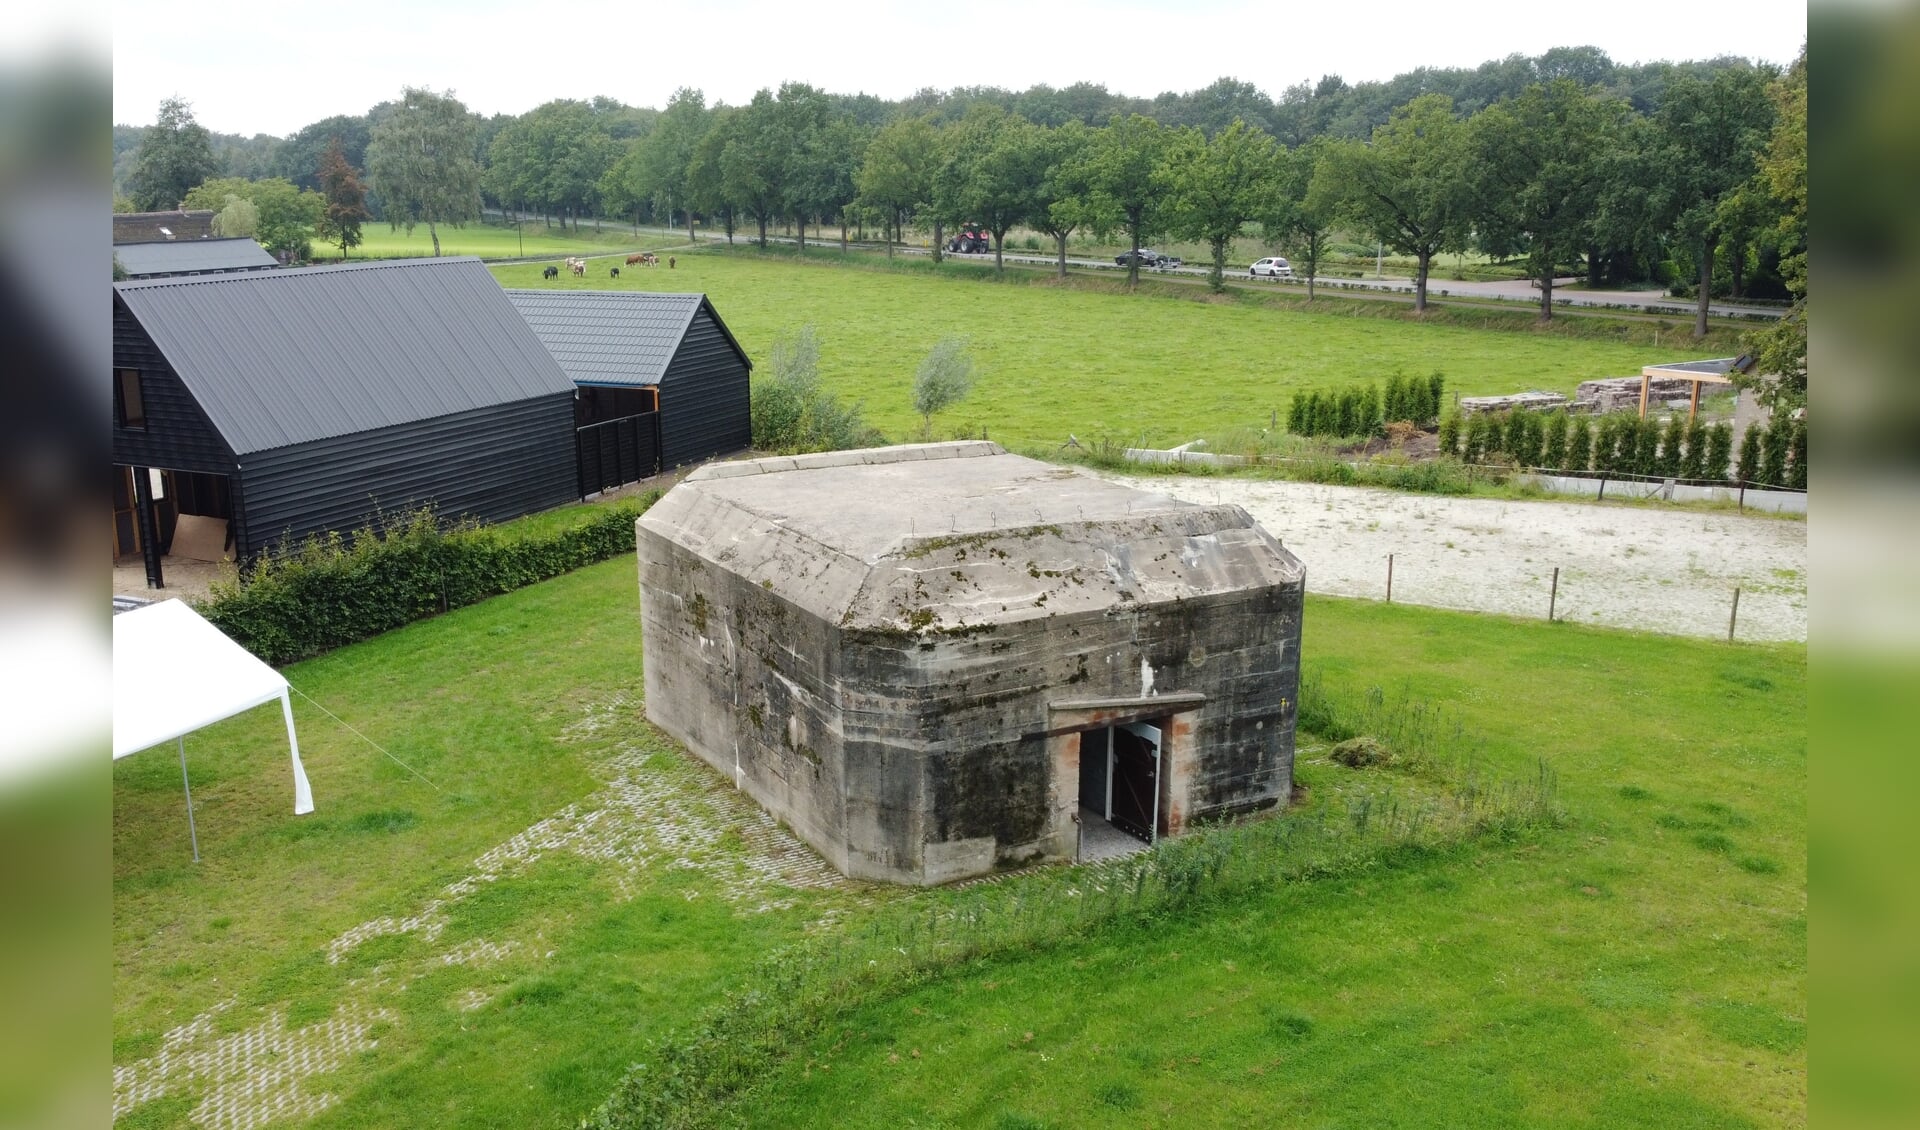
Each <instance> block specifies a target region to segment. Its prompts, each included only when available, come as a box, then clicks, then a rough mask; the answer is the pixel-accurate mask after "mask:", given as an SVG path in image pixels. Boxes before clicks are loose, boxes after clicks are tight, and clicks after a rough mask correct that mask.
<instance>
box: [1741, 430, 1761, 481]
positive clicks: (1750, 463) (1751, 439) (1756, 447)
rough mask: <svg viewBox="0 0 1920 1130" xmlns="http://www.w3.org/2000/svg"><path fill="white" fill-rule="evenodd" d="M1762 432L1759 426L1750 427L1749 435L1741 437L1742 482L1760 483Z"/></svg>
mask: <svg viewBox="0 0 1920 1130" xmlns="http://www.w3.org/2000/svg"><path fill="white" fill-rule="evenodd" d="M1761 435H1762V430H1761V428H1760V427H1759V426H1758V425H1749V426H1748V427H1747V434H1746V435H1744V436H1742V437H1740V481H1741V482H1746V483H1758V482H1760V481H1761V479H1760V442H1761Z"/></svg>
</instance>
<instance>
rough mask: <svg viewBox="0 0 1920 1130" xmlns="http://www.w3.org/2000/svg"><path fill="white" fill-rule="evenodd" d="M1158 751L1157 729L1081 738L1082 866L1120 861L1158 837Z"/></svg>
mask: <svg viewBox="0 0 1920 1130" xmlns="http://www.w3.org/2000/svg"><path fill="white" fill-rule="evenodd" d="M1155 721H1156V722H1158V721H1160V720H1159V719H1156V720H1155ZM1161 748H1162V742H1161V727H1160V726H1159V725H1155V724H1151V723H1146V722H1129V723H1126V724H1125V725H1120V726H1108V727H1103V728H1101V729H1097V730H1087V731H1084V732H1082V733H1081V735H1080V851H1079V856H1080V858H1081V859H1082V860H1092V859H1103V858H1108V857H1110V856H1114V855H1125V854H1128V853H1130V852H1132V851H1137V850H1138V849H1139V846H1140V845H1141V844H1143V843H1145V844H1150V843H1152V842H1153V841H1154V840H1155V839H1157V838H1158V837H1159V834H1160V829H1161V825H1162V820H1161V815H1162V814H1161V805H1160V776H1161V774H1160V751H1161Z"/></svg>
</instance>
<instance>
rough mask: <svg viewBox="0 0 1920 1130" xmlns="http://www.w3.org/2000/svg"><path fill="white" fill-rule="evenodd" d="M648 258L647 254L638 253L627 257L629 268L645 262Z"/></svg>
mask: <svg viewBox="0 0 1920 1130" xmlns="http://www.w3.org/2000/svg"><path fill="white" fill-rule="evenodd" d="M646 258H647V255H646V252H644V251H636V252H634V253H633V254H632V255H629V256H627V266H629V267H631V266H634V265H635V264H638V263H641V262H644V261H645V260H646Z"/></svg>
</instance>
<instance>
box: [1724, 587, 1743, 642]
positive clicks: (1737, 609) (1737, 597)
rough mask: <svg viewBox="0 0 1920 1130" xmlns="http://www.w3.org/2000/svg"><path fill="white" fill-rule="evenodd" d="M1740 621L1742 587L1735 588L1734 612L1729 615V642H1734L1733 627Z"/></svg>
mask: <svg viewBox="0 0 1920 1130" xmlns="http://www.w3.org/2000/svg"><path fill="white" fill-rule="evenodd" d="M1739 619H1740V586H1739V585H1735V586H1733V611H1731V612H1729V613H1727V642H1728V643H1732V642H1733V625H1734V623H1735V622H1736V621H1738V620H1739Z"/></svg>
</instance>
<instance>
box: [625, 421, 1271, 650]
mask: <svg viewBox="0 0 1920 1130" xmlns="http://www.w3.org/2000/svg"><path fill="white" fill-rule="evenodd" d="M640 525H641V528H642V530H643V531H646V532H648V533H651V534H654V535H657V536H659V537H663V538H665V539H667V540H669V541H671V542H674V543H676V544H678V545H680V546H682V547H684V548H685V549H687V550H689V551H691V552H693V553H695V554H697V555H698V556H700V557H702V558H705V559H706V560H708V561H710V562H712V563H714V564H716V565H718V566H720V567H722V568H724V569H726V570H728V571H729V572H732V573H735V574H737V575H739V576H741V577H743V578H745V579H746V580H748V581H750V582H752V583H755V584H758V585H760V586H761V587H763V588H766V589H768V590H770V591H772V592H774V593H776V594H778V595H780V596H781V597H783V598H785V599H787V600H788V601H791V602H792V603H794V604H796V605H798V606H800V607H801V608H804V609H807V610H808V611H810V612H813V613H814V614H816V615H819V616H821V617H823V618H826V619H828V620H829V621H831V622H833V623H836V624H839V625H841V626H843V627H855V628H882V629H905V630H957V629H967V628H979V627H982V626H985V625H992V624H1000V623H1010V622H1014V621H1019V620H1029V619H1038V618H1045V617H1048V616H1057V615H1062V614H1071V613H1078V612H1093V611H1099V610H1109V609H1114V608H1116V607H1118V606H1126V605H1137V604H1150V603H1157V602H1162V601H1173V600H1184V599H1191V598H1196V597H1203V596H1213V595H1221V594H1229V593H1233V592H1236V591H1245V590H1253V589H1265V588H1270V587H1273V586H1277V585H1289V584H1297V583H1298V582H1299V581H1300V580H1301V579H1302V578H1303V576H1304V567H1303V566H1302V565H1301V563H1300V561H1299V560H1298V559H1297V558H1295V557H1294V556H1293V555H1292V554H1290V553H1288V552H1287V551H1286V550H1285V549H1283V548H1282V547H1281V546H1280V543H1279V542H1278V541H1276V540H1274V538H1272V537H1271V536H1270V535H1268V534H1267V533H1266V531H1264V530H1262V529H1261V528H1260V527H1259V526H1258V525H1257V524H1256V523H1255V522H1254V521H1253V519H1252V518H1251V517H1249V516H1248V514H1247V512H1246V511H1245V510H1243V509H1241V508H1240V507H1238V506H1233V505H1220V506H1201V505H1196V504H1194V503H1188V502H1180V501H1177V500H1175V499H1172V498H1169V497H1167V496H1165V495H1160V494H1153V493H1150V492H1147V491H1140V490H1134V489H1132V488H1130V487H1126V486H1122V485H1120V484H1118V483H1113V482H1109V481H1107V480H1104V479H1099V478H1096V477H1094V476H1092V475H1089V474H1083V473H1081V472H1079V471H1075V470H1073V469H1071V468H1066V467H1057V466H1054V465H1051V464H1047V463H1042V462H1039V461H1037V460H1033V459H1027V458H1023V457H1021V456H1018V455H1010V454H1008V453H1007V452H1006V451H1005V450H1004V449H1002V448H1001V447H1000V446H999V445H998V444H993V443H987V442H965V443H938V444H914V445H906V446H901V447H889V448H874V449H869V450H864V451H842V452H831V453H827V454H823V455H806V456H795V457H791V458H774V459H757V460H751V461H743V462H737V463H719V464H710V465H708V466H706V467H703V468H701V469H700V470H698V471H696V472H694V473H693V474H692V475H689V476H688V477H687V478H686V479H685V480H684V481H683V482H682V483H681V484H680V485H679V486H677V487H675V488H674V489H673V490H672V491H670V492H669V493H668V494H667V496H666V497H665V498H663V499H661V500H660V501H659V502H658V503H656V504H655V505H654V506H653V508H652V509H650V510H648V511H647V513H646V514H645V515H643V516H642V517H641V519H640Z"/></svg>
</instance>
